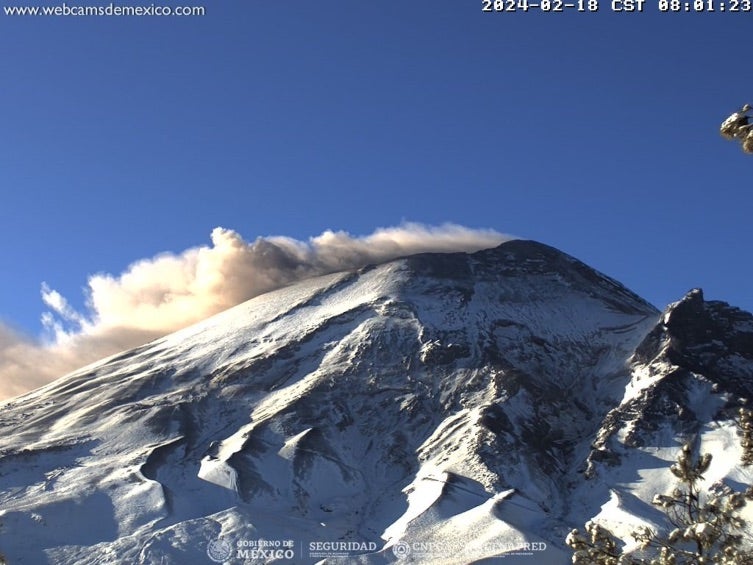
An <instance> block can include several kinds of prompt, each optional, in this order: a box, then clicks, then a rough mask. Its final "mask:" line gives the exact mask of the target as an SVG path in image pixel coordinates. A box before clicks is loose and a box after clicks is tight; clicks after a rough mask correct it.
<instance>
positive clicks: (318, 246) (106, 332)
mask: <svg viewBox="0 0 753 565" xmlns="http://www.w3.org/2000/svg"><path fill="white" fill-rule="evenodd" d="M507 239H510V237H508V236H504V235H502V234H500V233H498V232H495V231H493V230H476V229H469V228H465V227H462V226H457V225H452V224H447V225H443V226H440V227H429V226H424V225H421V224H404V225H402V226H399V227H393V228H384V229H379V230H377V231H375V232H374V233H373V234H371V235H368V236H364V237H354V236H351V235H350V234H348V233H345V232H342V231H339V232H333V231H325V232H324V233H322V234H321V235H319V236H317V237H314V238H311V239H310V240H309V241H299V240H295V239H291V238H288V237H281V236H275V237H267V238H258V239H256V240H255V241H253V242H247V241H245V240H244V239H243V238H242V237H241V236H240V235H239V234H238V233H236V232H234V231H232V230H228V229H224V228H215V229H214V230H213V231H212V234H211V240H212V244H211V245H210V246H200V247H194V248H191V249H188V250H186V251H184V252H182V253H180V254H177V255H176V254H171V253H164V254H160V255H157V256H155V257H152V258H150V259H142V260H140V261H137V262H135V263H133V264H131V265H130V266H129V267H128V268H127V269H126V270H125V271H124V272H123V273H121V274H120V275H118V276H113V275H109V274H97V275H94V276H92V277H90V278H89V280H88V312H86V313H80V312H77V311H76V310H74V309H73V308H72V307H71V306H70V304H69V303H68V301H67V300H66V299H65V297H63V296H62V295H60V293H58V292H57V291H55V290H54V289H51V288H49V287H48V286H47V285H46V284H43V285H42V300H43V302H44V303H45V304H46V305H47V307H48V308H49V309H50V310H49V311H48V312H45V314H44V315H43V316H42V322H43V325H44V326H45V328H46V330H47V332H48V333H49V334H50V342H49V343H46V344H42V343H38V342H37V341H35V340H31V339H28V338H26V337H25V336H22V335H20V334H18V333H17V332H14V331H13V330H11V329H9V328H8V327H4V326H2V325H0V398H8V397H11V396H15V395H17V394H20V393H23V392H26V391H28V390H31V389H33V388H36V387H38V386H40V385H42V384H44V383H47V382H49V381H51V380H53V379H55V378H57V377H59V376H62V375H63V374H65V373H67V372H70V371H72V370H74V369H76V368H79V367H81V366H84V365H86V364H88V363H91V362H93V361H96V360H97V359H100V358H102V357H105V356H107V355H111V354H114V353H117V352H118V351H122V350H123V349H128V348H131V347H135V346H138V345H141V344H143V343H146V342H147V341H149V340H151V339H154V338H157V337H159V336H162V335H165V334H167V333H170V332H172V331H175V330H178V329H180V328H183V327H186V326H188V325H190V324H192V323H194V322H197V321H199V320H203V319H205V318H207V317H209V316H211V315H212V314H216V313H217V312H220V311H222V310H225V309H227V308H229V307H231V306H235V305H236V304H240V303H241V302H243V301H245V300H248V299H250V298H253V297H254V296H258V295H260V294H263V293H265V292H269V291H270V290H274V289H276V288H279V287H281V286H283V285H286V284H289V283H291V282H295V281H297V280H302V279H305V278H308V277H312V276H316V275H321V274H326V273H332V272H336V271H342V270H350V269H357V268H360V267H363V266H364V265H368V264H372V263H382V262H385V261H389V260H391V259H394V258H397V257H401V256H404V255H412V254H415V253H423V252H453V251H477V250H479V249H485V248H489V247H494V246H496V245H498V244H500V243H501V242H503V241H505V240H507Z"/></svg>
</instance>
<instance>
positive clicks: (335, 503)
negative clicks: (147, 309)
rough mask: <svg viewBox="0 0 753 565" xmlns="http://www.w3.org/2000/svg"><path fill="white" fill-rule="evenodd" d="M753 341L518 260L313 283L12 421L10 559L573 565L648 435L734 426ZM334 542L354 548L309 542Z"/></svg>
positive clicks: (728, 317)
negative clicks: (270, 546) (677, 409)
mask: <svg viewBox="0 0 753 565" xmlns="http://www.w3.org/2000/svg"><path fill="white" fill-rule="evenodd" d="M694 308H695V310H693V309H694ZM687 309H690V310H691V311H692V313H691V314H688V315H686V314H685V310H687ZM699 309H700V310H699ZM698 312H701V313H704V312H705V313H706V314H707V315H708V316H707V317H708V320H706V321H704V322H703V324H705V326H704V327H700V328H695V329H693V324H694V323H695V321H696V319H697V317H698V315H699V314H698ZM746 316H747V317H746ZM704 320H705V319H704ZM749 323H750V316H749V315H746V314H744V313H741V312H739V311H735V310H734V309H730V308H729V307H727V306H723V305H721V304H718V303H706V302H703V299H702V297H700V298H699V296H698V294H697V293H696V294H692V295H689V296H688V297H686V299H684V300H683V301H681V302H680V303H677V304H675V305H673V306H672V307H670V309H669V310H668V311H667V312H665V314H664V315H663V317H662V316H661V315H660V314H659V312H658V311H656V310H655V309H654V308H653V306H651V305H650V304H648V303H647V302H645V301H644V300H642V299H641V298H639V297H638V296H636V295H635V294H633V293H632V292H630V291H629V290H627V289H626V288H625V287H623V286H622V285H620V284H619V283H617V282H615V281H614V280H612V279H610V278H608V277H606V276H604V275H602V274H600V273H598V272H596V271H594V270H593V269H591V268H589V267H588V266H586V265H584V264H583V263H581V262H579V261H577V260H576V259H573V258H572V257H569V256H567V255H565V254H563V253H561V252H559V251H557V250H556V249H553V248H551V247H548V246H546V245H542V244H539V243H535V242H531V241H521V240H515V241H509V242H506V243H504V244H502V245H500V246H499V247H497V248H494V249H489V250H485V251H480V252H477V253H473V254H465V253H452V254H423V255H415V256H410V257H406V258H404V259H398V260H395V261H391V262H389V263H386V264H383V265H377V266H371V267H367V268H363V269H361V270H359V271H355V272H346V273H338V274H333V275H327V276H324V277H318V278H315V279H309V280H306V281H303V282H301V283H297V284H295V285H292V286H290V287H287V288H283V289H280V290H277V291H274V292H270V293H268V294H265V295H262V296H259V297H257V298H255V299H252V300H250V301H249V302H246V303H244V304H241V305H239V306H237V307H235V308H232V309H230V310H228V311H226V312H224V313H222V314H219V315H217V316H214V317H213V318H210V319H208V320H206V321H204V322H202V323H200V324H197V325H195V326H192V327H190V328H187V329H185V330H182V331H180V332H177V333H175V334H171V335H169V336H166V337H164V338H162V339H159V340H156V341H154V342H152V343H150V344H147V345H145V346H142V347H140V348H136V349H134V350H131V351H128V352H124V353H122V354H120V355H117V356H114V357H111V358H109V359H106V360H103V361H102V362H100V363H98V364H94V365H91V366H89V367H86V368H84V369H82V370H80V371H78V372H76V373H72V374H70V375H67V376H66V377H64V378H62V379H60V380H58V381H56V382H54V383H52V384H50V385H48V386H47V387H44V388H43V389H40V390H38V391H35V392H33V393H31V394H28V395H25V396H23V397H20V398H17V399H14V400H12V401H10V402H7V403H6V404H5V405H4V410H3V414H2V417H1V421H0V425H2V426H3V427H4V428H5V430H6V431H7V433H5V434H2V436H0V449H2V452H3V454H4V457H3V458H2V459H1V460H0V508H3V509H4V511H5V516H4V518H3V523H4V528H5V531H6V532H7V533H9V534H11V535H10V536H7V537H6V538H5V540H6V542H5V543H4V545H3V546H2V547H0V549H2V550H3V551H4V552H6V553H7V554H8V556H9V557H10V559H11V560H12V561H13V560H17V561H19V562H24V561H25V562H28V563H48V562H49V563H72V562H76V563H97V564H101V563H123V562H134V563H201V562H206V560H207V558H208V557H207V556H208V553H207V551H208V549H209V554H210V555H209V557H212V555H211V554H212V551H213V548H214V549H216V548H218V547H220V546H219V545H217V544H218V543H219V541H218V540H225V541H229V542H230V544H231V546H232V550H233V552H235V550H236V549H238V548H241V549H242V548H244V547H245V548H248V547H259V545H258V543H259V540H277V541H280V542H281V543H282V541H286V540H294V541H295V546H294V548H293V549H292V550H291V551H294V553H295V557H294V558H293V559H289V561H292V562H295V563H312V562H315V561H317V560H318V559H319V558H321V557H322V555H321V553H322V551H324V553H326V555H324V557H325V558H326V559H327V560H328V562H338V561H341V562H344V563H346V562H347V563H352V562H356V561H360V562H363V563H386V562H392V561H395V560H397V559H398V558H401V559H408V560H409V562H427V563H429V562H431V563H469V562H473V561H479V560H482V559H484V558H492V557H493V556H498V555H500V554H506V555H507V557H508V560H506V561H505V562H506V563H511V562H515V561H514V559H515V557H514V555H512V554H513V553H514V552H515V550H516V548H518V549H519V547H520V544H521V543H524V542H530V543H537V544H539V545H537V546H536V547H537V548H538V549H539V550H541V551H540V552H539V553H537V554H536V557H535V559H536V561H535V562H536V563H563V562H565V561H566V560H567V554H566V552H565V550H564V543H563V540H564V537H565V533H566V531H567V530H568V529H569V528H571V527H573V526H576V525H582V524H583V523H584V522H585V521H586V520H587V519H589V518H590V517H593V516H595V515H597V514H599V515H604V516H606V518H610V517H611V518H613V517H614V516H616V515H617V514H615V513H614V512H613V513H611V514H610V513H609V512H607V511H605V510H604V509H603V508H602V505H606V506H605V507H606V508H610V506H609V504H617V503H614V501H613V498H614V497H613V493H614V492H620V493H623V495H625V494H629V495H630V496H633V494H632V493H636V492H637V493H639V496H640V497H641V499H642V500H645V498H643V497H644V496H648V494H647V493H645V492H644V491H643V490H641V489H643V488H644V487H641V486H639V485H638V482H636V480H635V474H636V473H639V474H640V473H642V471H641V469H643V467H641V465H645V464H647V461H649V459H647V457H648V455H646V454H647V453H648V451H647V450H649V449H650V448H649V447H648V446H650V445H657V444H656V443H652V442H654V441H658V440H657V439H656V438H657V436H656V435H655V434H653V431H655V430H656V429H657V426H658V428H661V429H662V430H670V431H671V430H675V431H673V432H672V433H674V434H675V435H676V434H679V433H685V431H686V430H685V428H682V429H680V428H677V425H676V424H677V422H678V421H683V422H684V421H685V420H683V418H685V419H689V421H690V420H693V421H694V422H696V424H693V425H694V426H695V428H693V429H695V430H696V431H697V433H701V434H702V433H703V430H704V429H705V428H704V426H705V425H707V422H709V421H710V419H712V418H716V417H719V414H722V415H723V416H724V415H725V414H727V413H726V412H723V410H722V408H723V405H724V402H725V401H724V400H723V399H722V396H719V395H718V394H717V393H716V392H714V390H713V386H712V384H713V383H712V381H713V382H716V381H714V379H715V378H716V377H717V376H718V375H723V376H724V379H726V380H725V381H724V382H725V383H727V384H728V385H729V386H728V387H727V388H725V390H724V391H723V392H725V394H726V391H730V393H731V392H736V393H737V392H741V393H746V394H747V388H746V386H747V385H745V383H744V382H743V381H744V380H745V378H747V377H744V375H749V374H750V373H749V372H748V373H745V371H751V368H752V367H753V363H751V358H750V357H749V356H748V357H746V355H748V353H746V351H748V350H747V349H746V347H747V345H746V344H748V341H746V340H747V339H749V338H748V337H746V336H748V335H749V333H750V329H749V326H748V324H749ZM707 326H708V327H707ZM750 327H753V325H751V326H750ZM709 328H710V329H709ZM707 330H708V331H710V332H711V333H709V334H708V335H709V336H712V337H713V339H711V342H712V343H711V345H709V343H708V342H707V341H704V335H706V334H705V333H704V332H706V331H707ZM717 341H718V342H719V344H717V343H716V342H717ZM708 348H710V349H708ZM735 360H740V361H739V363H742V365H741V367H742V368H743V373H741V374H743V377H740V379H741V382H740V383H738V384H734V383H735V382H737V381H735V378H737V377H735V376H734V375H733V374H732V369H731V365H730V363H733V362H735V363H737V362H738V361H735ZM691 365H692V366H691ZM686 366H687V367H686ZM696 369H697V370H698V371H701V373H697V372H695V371H696ZM679 370H684V371H686V373H687V374H688V375H690V374H692V375H693V376H692V377H690V376H687V377H683V379H684V380H683V379H680V381H678V382H679V384H678V385H677V387H679V388H677V387H676V388H673V386H674V385H672V384H671V383H672V382H674V380H676V379H675V377H673V376H672V375H674V374H675V373H677V371H679ZM703 371H706V373H708V374H702V372H703ZM673 379H674V380H673ZM704 379H705V380H704ZM706 380H708V381H709V383H712V384H709V385H708V386H706V384H705V383H706ZM717 380H718V379H717ZM730 383H732V384H730ZM725 386H727V385H725ZM704 387H705V388H704ZM735 387H737V388H735ZM715 394H717V396H714V395H715ZM673 395H674V396H673ZM675 397H677V398H678V399H680V400H682V402H679V401H677V402H675V404H674V405H671V406H675V405H677V406H682V407H683V409H684V410H685V412H684V413H683V414H684V415H681V416H678V417H677V418H679V420H678V419H677V418H675V417H674V416H673V415H672V411H671V409H667V408H666V402H668V401H669V402H674V400H673V399H675ZM671 406H670V408H671ZM700 406H705V407H706V408H705V409H703V410H702V409H701V408H700ZM720 410H722V412H720ZM689 411H690V412H689ZM691 412H692V415H689V414H690V413H691ZM727 416H728V414H727ZM727 416H724V417H727ZM665 424H666V425H665ZM651 426H654V428H652V427H651ZM691 427H692V426H691ZM725 429H727V428H725ZM652 430H653V431H652ZM677 430H679V431H677ZM730 430H731V428H729V429H727V432H729V433H728V435H727V436H724V437H726V438H727V439H728V440H730V441H731V439H730V438H731V437H732V436H730V435H729V434H731V433H732V432H731V431H730ZM727 432H725V433H727ZM667 433H668V434H669V435H667V436H666V437H665V436H662V438H661V442H663V443H661V444H660V445H662V446H663V449H665V450H666V455H667V456H668V457H670V456H671V450H672V449H675V448H676V447H675V446H674V444H673V443H672V442H673V439H672V438H673V437H674V436H673V435H672V433H670V432H667ZM631 434H632V436H631ZM652 434H653V435H652ZM714 437H715V438H716V436H714ZM719 437H721V436H719ZM717 439H719V438H717ZM715 441H716V439H715ZM675 443H676V442H675ZM731 469H732V467H731V466H729V465H728V466H727V467H726V470H727V472H729V473H732V470H731ZM720 472H721V471H720ZM657 473H658V471H657ZM657 476H658V475H657ZM736 476H738V478H740V477H741V476H740V475H736ZM588 477H590V479H589V478H588ZM657 480H658V479H657ZM662 480H664V479H662ZM631 481H632V482H631ZM660 482H661V481H659V483H660ZM659 483H656V484H659ZM652 484H653V483H652ZM644 486H645V485H644ZM654 486H655V485H654ZM589 489H590V490H589ZM591 491H592V494H590V495H586V494H585V493H586V492H591ZM650 494H651V496H652V495H653V493H650ZM621 496H622V495H621ZM636 496H638V495H636ZM649 500H650V496H649ZM610 501H611V502H610ZM617 506H619V504H617ZM619 508H620V510H619V511H620V512H622V513H628V514H630V516H633V517H636V519H638V518H639V517H642V516H643V510H641V508H642V507H640V508H639V507H638V506H635V507H630V508H625V507H623V506H619ZM72 512H75V515H76V516H77V521H72V520H71V519H70V516H71V513H72ZM605 512H607V514H606V515H605V514H604V513H605ZM615 512H616V511H615ZM20 540H23V541H20ZM335 541H338V542H343V543H346V542H347V543H352V544H353V545H351V546H348V547H349V548H350V549H348V550H347V551H346V553H347V555H345V556H342V555H340V556H339V557H338V555H335V554H334V553H333V552H332V551H330V550H331V548H332V546H322V545H318V546H317V545H316V544H317V543H319V542H335ZM243 543H246V545H242V544H243ZM253 544H256V545H253ZM222 547H224V548H225V549H226V546H222ZM317 547H318V548H319V550H318V551H315V550H312V549H311V548H317ZM322 547H325V548H329V549H325V550H322V549H321V548H322ZM427 547H428V548H434V549H433V550H432V551H431V552H429V553H430V554H427V553H426V552H424V553H421V551H419V549H420V548H424V549H425V548H427ZM406 548H407V552H408V553H405V551H406ZM416 548H419V549H416ZM542 548H544V549H545V551H544V550H543V549H542ZM328 551H329V553H327V552H328ZM401 552H402V553H401ZM335 553H336V552H335ZM233 555H234V556H235V558H236V559H239V560H240V561H242V560H243V559H245V560H246V562H258V563H263V562H266V558H265V557H263V556H261V557H260V556H259V555H257V557H253V556H252V557H249V556H248V555H247V554H246V553H243V554H242V555H241V556H242V557H243V559H240V558H238V556H237V555H236V554H235V553H233ZM228 559H230V558H228ZM286 559H287V557H286ZM520 559H522V560H523V561H521V562H525V563H530V559H531V557H530V556H528V557H526V556H523V557H520ZM230 562H233V561H232V559H230Z"/></svg>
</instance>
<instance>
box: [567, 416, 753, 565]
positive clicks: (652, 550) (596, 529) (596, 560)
mask: <svg viewBox="0 0 753 565" xmlns="http://www.w3.org/2000/svg"><path fill="white" fill-rule="evenodd" d="M739 425H740V429H741V435H742V439H741V442H742V445H743V451H744V453H743V462H744V464H749V463H751V462H753V414H752V413H751V412H750V411H746V412H745V413H744V414H743V411H742V410H741V412H740V424H739ZM710 464H711V455H710V454H708V453H706V454H700V455H699V456H698V457H693V450H692V447H691V446H690V444H685V445H684V446H683V448H682V450H681V451H680V454H679V455H678V457H677V461H676V462H675V463H674V464H673V465H672V466H671V467H670V469H669V470H670V471H671V472H672V474H673V475H674V476H675V477H676V478H677V479H678V483H679V484H678V486H677V487H676V488H675V489H674V490H673V491H672V492H671V493H670V494H657V495H656V496H654V499H653V501H652V503H653V504H654V505H655V506H657V507H658V508H660V509H661V510H662V512H664V514H665V515H666V517H667V520H668V521H669V522H670V523H671V524H672V529H671V531H670V532H669V534H667V535H663V534H660V533H659V532H656V531H654V530H652V529H651V528H648V527H644V528H641V529H640V530H638V531H635V532H633V534H632V535H633V538H634V539H635V540H636V541H637V542H638V545H639V549H637V550H636V551H633V552H631V553H630V554H627V553H625V552H624V548H623V546H622V544H621V542H620V541H619V540H618V539H617V538H616V537H615V536H614V535H613V534H612V533H611V532H610V531H609V530H607V529H606V528H604V527H603V526H600V525H599V524H597V523H595V522H588V523H587V524H586V527H585V532H583V533H581V532H580V531H579V530H577V529H576V530H573V531H572V532H570V535H568V537H567V540H566V543H567V545H568V546H569V547H570V548H571V549H573V551H574V553H573V557H572V562H573V563H574V564H576V565H709V564H713V565H753V551H751V550H750V549H746V548H747V547H750V544H749V543H744V542H747V541H749V540H744V532H745V527H746V524H745V521H744V520H743V519H742V518H741V516H740V512H741V510H742V508H743V507H744V506H745V505H746V504H747V503H748V501H750V500H753V487H749V488H748V489H747V490H746V491H745V492H737V491H734V490H733V489H732V488H730V487H728V486H726V485H722V484H716V485H714V486H713V487H712V488H711V489H710V490H709V491H708V492H706V493H703V492H701V491H700V489H699V484H700V482H701V481H703V474H704V473H705V472H706V471H707V470H708V468H709V465H710Z"/></svg>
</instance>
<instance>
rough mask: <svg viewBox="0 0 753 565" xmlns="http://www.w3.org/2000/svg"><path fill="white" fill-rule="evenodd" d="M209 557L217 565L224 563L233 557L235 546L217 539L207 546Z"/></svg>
mask: <svg viewBox="0 0 753 565" xmlns="http://www.w3.org/2000/svg"><path fill="white" fill-rule="evenodd" d="M207 555H208V556H209V559H211V560H212V561H214V562H215V563H222V562H224V561H227V560H228V559H230V558H231V557H232V556H233V544H232V543H230V542H229V541H227V540H225V539H222V538H217V539H213V540H212V541H210V542H209V543H208V544H207Z"/></svg>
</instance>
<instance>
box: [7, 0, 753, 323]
mask: <svg viewBox="0 0 753 565" xmlns="http://www.w3.org/2000/svg"><path fill="white" fill-rule="evenodd" d="M7 1H8V0H6V2H7ZM22 1H23V0H13V2H14V4H20V3H21V2H22ZM196 1H197V3H200V2H204V1H205V2H206V3H205V5H206V7H207V11H208V14H207V15H206V16H205V17H197V18H30V17H27V18H20V17H15V18H11V17H7V16H0V47H1V48H2V52H3V53H4V54H5V55H4V57H3V58H2V61H1V62H0V72H1V73H2V77H3V80H2V85H0V104H1V105H2V108H3V109H4V112H3V135H2V136H0V183H2V205H0V241H2V245H1V246H0V260H1V262H2V265H3V268H2V272H3V277H2V292H1V293H0V320H2V322H4V323H5V324H6V325H9V326H12V327H15V328H18V329H21V330H23V331H24V332H26V333H28V334H30V335H37V334H39V332H40V331H41V325H40V322H39V317H40V314H41V313H42V312H43V311H44V310H45V309H46V307H45V306H44V305H43V304H42V302H41V299H40V286H41V284H42V282H43V281H46V282H47V283H48V284H49V285H50V287H52V288H54V289H57V290H59V291H60V292H61V293H62V294H63V295H65V296H66V297H67V298H68V299H69V300H70V301H71V303H72V304H73V305H74V306H75V307H76V308H79V309H81V308H82V307H83V304H84V300H85V297H84V293H83V291H82V289H83V287H85V286H86V281H87V277H89V276H90V275H93V274H95V273H100V272H105V273H112V274H114V275H117V274H119V273H121V272H122V271H124V270H125V269H126V268H127V266H128V265H129V264H130V263H132V262H133V261H136V260H139V259H142V258H149V257H153V256H154V255H156V254H158V253H160V252H164V251H172V252H176V253H178V252H181V251H182V250H185V249H187V248H189V247H193V246H197V245H202V244H207V243H208V240H209V234H210V232H211V231H212V229H213V228H214V227H216V226H224V227H226V228H230V229H233V230H236V231H237V232H239V233H240V234H242V235H243V236H244V237H245V238H246V239H248V240H253V239H254V238H256V237H257V236H266V235H272V234H281V235H287V236H291V237H295V238H298V239H306V238H308V237H310V236H315V235H318V234H320V233H321V232H322V231H324V230H326V229H336V230H346V231H348V232H350V233H352V234H369V233H371V232H373V231H374V229H376V228H378V227H382V226H394V225H397V224H399V223H400V222H401V221H414V222H422V223H426V224H430V225H433V224H439V223H442V222H448V221H449V222H454V223H458V224H462V225H466V226H470V227H483V228H494V229H496V230H498V231H501V232H505V233H512V234H515V235H518V236H522V237H526V238H531V239H536V240H539V241H542V242H545V243H547V244H550V245H553V246H555V247H558V248H560V249H562V250H563V251H566V252H568V253H570V254H572V255H575V256H576V257H578V258H579V259H581V260H583V261H585V262H587V263H589V264H590V265H592V266H594V267H596V268H598V269H600V270H602V271H603V272H605V273H607V274H608V275H610V276H613V277H614V278H616V279H618V280H620V281H621V282H623V283H625V284H626V285H627V286H629V287H630V288H631V289H633V290H635V291H636V292H638V293H639V294H641V295H642V296H644V297H645V298H647V299H648V300H649V301H651V302H653V303H654V304H656V305H657V306H659V307H663V306H664V305H665V304H666V303H667V302H669V301H672V300H676V299H679V298H680V297H681V296H682V294H684V293H685V291H687V290H688V289H689V288H691V287H694V286H701V287H703V288H704V289H705V291H706V296H707V298H715V299H722V300H726V301H729V302H731V303H733V304H735V305H738V306H741V307H744V308H746V309H749V310H751V309H753V290H751V284H750V281H751V279H752V278H753V263H752V262H751V260H750V259H751V254H750V243H751V241H752V240H753V222H751V210H752V209H753V195H752V194H751V176H750V175H751V172H753V156H746V155H744V154H743V153H742V152H741V150H740V149H739V147H737V146H736V145H735V144H733V143H731V142H726V141H724V140H723V139H722V138H721V137H720V136H719V135H718V132H717V130H718V126H719V123H720V122H721V120H722V119H724V118H725V117H726V116H727V114H729V113H730V112H732V111H734V110H735V109H736V108H737V107H738V106H739V105H741V104H742V103H744V102H753V84H751V83H752V82H753V74H751V73H750V72H749V69H750V64H749V58H748V57H746V55H748V54H749V53H750V21H751V20H750V18H751V14H750V13H747V14H746V13H729V12H728V13H724V14H722V13H718V12H717V13H714V14H709V13H704V14H695V13H691V14H662V13H659V12H658V10H657V9H656V7H653V6H646V8H645V11H644V13H633V14H615V13H611V12H610V9H609V2H607V1H605V0H601V8H600V11H599V12H598V13H595V14H588V13H573V12H571V13H549V14H541V13H536V12H535V11H529V12H528V13H504V14H482V13H481V9H480V8H481V3H480V2H463V1H459V0H456V1H450V0H439V1H434V2H428V1H415V2H405V1H404V0H402V1H392V0H385V1H381V2H343V1H338V2H335V1H327V0H322V1H319V2H306V3H303V2H288V3H284V2H258V1H255V0H245V1H237V0H196ZM69 3H73V2H69Z"/></svg>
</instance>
